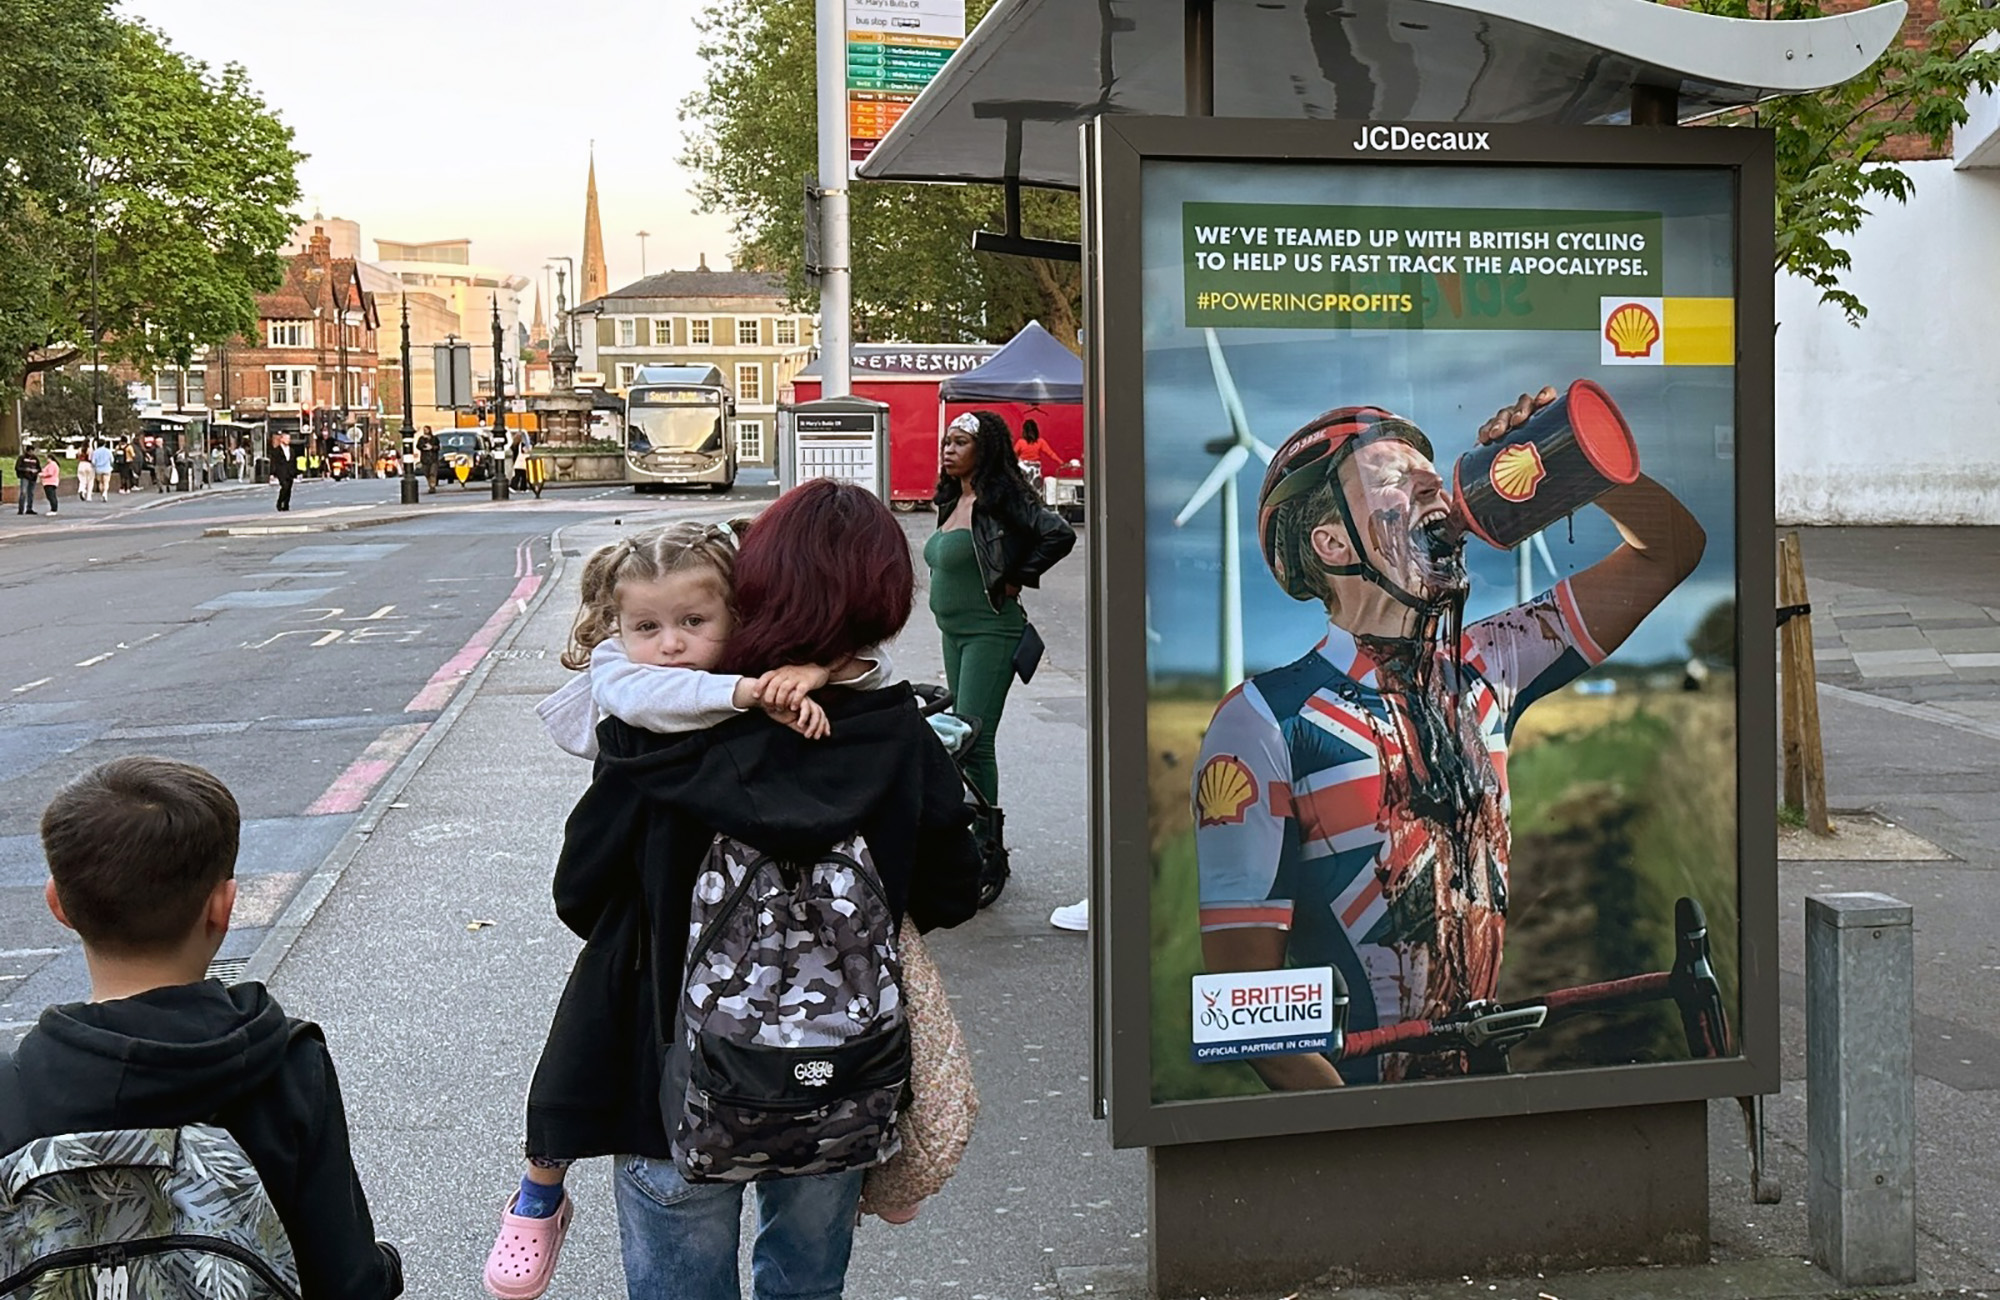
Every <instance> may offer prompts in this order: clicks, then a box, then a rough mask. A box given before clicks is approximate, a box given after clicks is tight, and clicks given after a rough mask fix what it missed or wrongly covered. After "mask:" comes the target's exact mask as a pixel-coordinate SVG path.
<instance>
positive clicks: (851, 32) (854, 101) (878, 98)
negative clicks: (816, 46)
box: [846, 0, 965, 172]
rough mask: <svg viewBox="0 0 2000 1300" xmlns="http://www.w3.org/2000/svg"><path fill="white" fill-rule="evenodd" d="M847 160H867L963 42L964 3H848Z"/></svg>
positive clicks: (852, 0) (886, 0)
mask: <svg viewBox="0 0 2000 1300" xmlns="http://www.w3.org/2000/svg"><path fill="white" fill-rule="evenodd" d="M846 4H847V157H848V167H849V170H850V172H851V171H852V169H853V168H855V167H859V166H860V165H861V164H862V163H863V162H864V161H866V160H867V158H868V155H869V154H870V153H872V152H874V149H875V146H876V145H878V144H880V143H881V142H882V137H883V136H885V135H887V134H889V128H890V127H892V126H894V125H896V122H897V120H898V119H900V118H901V117H902V116H903V114H904V113H905V112H906V111H908V109H909V107H910V105H911V104H912V103H914V102H915V101H916V98H917V96H918V95H919V94H921V93H923V89H924V87H926V86H928V85H930V84H931V78H933V77H935V76H937V74H938V71H939V70H940V69H941V68H943V67H944V65H945V64H946V63H947V62H949V61H950V59H951V56H952V52H953V51H955V50H957V49H958V47H959V46H960V45H961V44H963V43H964V41H965V4H964V0H846Z"/></svg>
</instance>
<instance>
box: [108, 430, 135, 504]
mask: <svg viewBox="0 0 2000 1300" xmlns="http://www.w3.org/2000/svg"><path fill="white" fill-rule="evenodd" d="M111 472H112V473H114V474H116V475H117V476H118V492H119V494H120V495H121V496H122V495H123V494H125V493H127V492H130V491H131V490H132V444H131V443H130V442H129V441H127V440H126V439H124V438H120V439H118V441H117V443H116V444H115V445H114V446H113V447H112V449H111Z"/></svg>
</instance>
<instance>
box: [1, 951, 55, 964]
mask: <svg viewBox="0 0 2000 1300" xmlns="http://www.w3.org/2000/svg"><path fill="white" fill-rule="evenodd" d="M61 951H62V949H60V948H0V961H9V960H12V959H14V958H17V957H53V956H55V955H56V954H57V953H59V952H61Z"/></svg>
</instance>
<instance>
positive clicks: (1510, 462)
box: [1487, 442, 1549, 501]
mask: <svg viewBox="0 0 2000 1300" xmlns="http://www.w3.org/2000/svg"><path fill="white" fill-rule="evenodd" d="M1548 476H1549V472H1548V470H1547V469H1546V468H1544V467H1543V465H1542V453H1541V452H1539V451H1537V450H1536V449H1535V444H1534V443H1532V442H1522V443H1516V444H1515V445H1514V446H1512V447H1509V448H1507V449H1506V450H1505V451H1503V452H1501V453H1500V454H1499V455H1497V456H1495V457H1494V458H1493V467H1492V468H1491V469H1490V470H1488V471H1487V477H1488V478H1490V479H1492V480H1493V490H1494V491H1495V492H1498V493H1499V494H1500V495H1501V497H1502V498H1504V499H1505V500H1508V501H1526V500H1528V499H1529V498H1531V497H1533V496H1534V495H1535V489H1536V488H1538V487H1540V486H1541V485H1542V480H1543V479H1545V478H1547V477H1548Z"/></svg>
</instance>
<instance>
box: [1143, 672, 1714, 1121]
mask: <svg viewBox="0 0 2000 1300" xmlns="http://www.w3.org/2000/svg"><path fill="white" fill-rule="evenodd" d="M1734 686H1735V683H1734V679H1733V678H1732V677H1731V676H1730V675H1728V674H1718V675H1717V676H1716V677H1715V678H1712V679H1711V680H1710V683H1709V687H1708V689H1707V690H1705V691H1701V692H1698V693H1684V692H1680V691H1642V690H1631V689H1628V690H1625V691H1622V692H1621V693H1619V694H1617V695H1609V696H1604V695H1596V696H1582V695H1577V694H1575V693H1573V692H1568V691H1564V692H1560V693H1558V694H1556V695H1552V696H1550V697H1548V698H1546V699H1543V700H1541V701H1539V702H1538V703H1537V704H1536V705H1535V706H1534V707H1533V708H1531V709H1530V710H1529V711H1528V712H1527V713H1526V714H1525V715H1524V716H1523V718H1522V721H1521V725H1520V726H1519V727H1518V728H1517V729H1516V731H1515V734H1514V739H1513V745H1512V747H1511V752H1510V757H1509V762H1508V772H1509V776H1510V779H1511V785H1512V796H1513V828H1514V847H1513V854H1512V858H1511V862H1512V869H1511V881H1510V898H1509V906H1508V922H1507V955H1506V962H1505V964H1504V965H1503V966H1502V968H1501V977H1500V997H1501V999H1502V1000H1503V1001H1504V1000H1505V999H1507V998H1509V997H1520V996H1522V995H1526V994H1531V993H1536V992H1540V991H1542V990H1544V989H1549V988H1557V987H1562V986H1565V985H1572V984H1579V983H1585V982H1588V981H1594V980H1603V979H1612V978H1617V977H1619V976H1624V975H1632V974H1637V973H1639V972H1642V971H1649V970H1665V969H1666V968H1667V967H1668V966H1669V965H1670V964H1671V962H1672V960H1673V905H1674V900H1675V899H1676V898H1679V897H1681V896H1682V895H1687V896H1690V897H1693V898H1695V899H1697V900H1698V901H1699V902H1700V903H1701V904H1702V906H1703V907H1704V908H1705V909H1706V910H1707V912H1708V921H1709V931H1710V936H1711V946H1712V948H1713V951H1714V963H1715V969H1716V974H1717V976H1718V977H1719V979H1720V980H1721V983H1722V986H1723V993H1724V1005H1725V1006H1726V1007H1727V1008H1728V1010H1729V1012H1730V1016H1731V1019H1732V1023H1734V1018H1735V1015H1736V1007H1737V932H1738V922H1737V908H1736V901H1737V892H1736V840H1735V835H1736V799H1735V790H1736V784H1735V783H1736V744H1735V730H1736V729H1735V698H1734ZM1212 712H1213V705H1212V704H1211V703H1208V702H1203V701H1198V700H1186V699H1177V698H1176V699H1159V700H1155V701H1154V702H1153V704H1152V705H1151V706H1150V708H1149V710H1148V738H1149V745H1148V749H1149V753H1150V758H1151V762H1150V767H1149V771H1148V773H1147V781H1148V791H1149V797H1150V804H1151V809H1152V857H1153V894H1152V904H1153V908H1152V919H1153V981H1152V983H1153V1002H1154V1011H1153V1024H1152V1035H1151V1042H1152V1059H1153V1096H1154V1099H1155V1100H1157V1101H1169V1100H1186V1099H1192V1098H1197V1097H1216V1096H1230V1095H1236V1094H1241V1093H1245V1092H1257V1091H1261V1090H1262V1088H1263V1085H1262V1083H1261V1082H1260V1081H1259V1080H1258V1079H1257V1077H1256V1075H1255V1074H1254V1073H1252V1071H1251V1070H1250V1069H1249V1068H1248V1067H1247V1066H1240V1065H1195V1064H1194V1063H1193V1062H1192V1061H1190V1060H1189V1059H1188V1042H1189V1038H1190V1028H1189V1018H1190V1011H1191V1008H1190V1005H1189V1003H1190V996H1189V992H1188V982H1189V980H1190V979H1191V978H1192V977H1193V976H1194V975H1196V974H1198V973H1200V971H1201V946H1200V933H1199V928H1198V926H1197V922H1196V915H1197V898H1198V894H1197V878H1196V871H1195V856H1194V828H1193V823H1192V817H1191V813H1190V811H1189V808H1188V783H1189V779H1190V771H1191V769H1192V767H1193V764H1194V762H1195V758H1196V756H1197V754H1198V753H1199V751H1200V747H1201V737H1202V734H1203V732H1204V731H1205V730H1206V728H1207V725H1208V719H1209V715H1210V714H1211V713H1212ZM1686 1054H1687V1052H1686V1046H1685V1044H1684V1042H1683V1041H1682V1038H1681V1031H1680V1027H1679V1021H1678V1018H1677V1016H1676V1015H1675V1012H1674V1010H1673V1008H1672V1006H1671V1004H1663V1005H1661V1006H1659V1007H1654V1008H1644V1009H1639V1010H1633V1011H1625V1012H1620V1013H1617V1014H1615V1015H1606V1016H1591V1017H1583V1018H1580V1019H1578V1020H1574V1021H1570V1022H1568V1023H1566V1024H1563V1025H1560V1026H1556V1027H1554V1028H1552V1029H1550V1030H1547V1031H1544V1032H1543V1033H1542V1034H1539V1035H1537V1036H1536V1037H1535V1038H1533V1039H1531V1040H1529V1041H1528V1042H1526V1043H1524V1044H1522V1045H1521V1046H1520V1047H1518V1048H1516V1049H1515V1051H1514V1055H1513V1061H1514V1067H1515V1069H1516V1070H1517V1071H1523V1072H1525V1071H1531V1070H1544V1069H1564V1068H1575V1067H1579V1066H1591V1065H1613V1064H1622V1063H1627V1062H1639V1061H1657V1060H1678V1059H1680V1058H1682V1057H1684V1056H1685V1055H1686Z"/></svg>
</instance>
